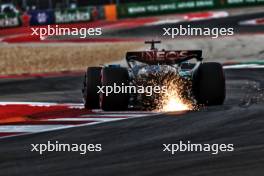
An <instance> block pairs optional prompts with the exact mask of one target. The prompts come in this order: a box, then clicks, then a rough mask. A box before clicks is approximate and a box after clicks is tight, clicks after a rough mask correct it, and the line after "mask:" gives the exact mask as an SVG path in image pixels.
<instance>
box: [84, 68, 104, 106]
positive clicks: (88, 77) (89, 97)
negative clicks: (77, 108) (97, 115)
mask: <svg viewBox="0 0 264 176" xmlns="http://www.w3.org/2000/svg"><path fill="white" fill-rule="evenodd" d="M101 70H102V68H101V67H88V69H87V72H86V74H85V78H84V83H83V99H84V106H85V108H86V109H99V108H100V104H99V94H98V93H97V92H98V90H99V89H98V87H97V86H101Z"/></svg>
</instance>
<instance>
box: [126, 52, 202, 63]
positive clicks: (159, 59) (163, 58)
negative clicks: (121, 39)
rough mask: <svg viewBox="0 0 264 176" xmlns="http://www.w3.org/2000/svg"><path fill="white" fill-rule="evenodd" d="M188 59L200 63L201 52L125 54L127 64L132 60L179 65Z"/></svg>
mask: <svg viewBox="0 0 264 176" xmlns="http://www.w3.org/2000/svg"><path fill="white" fill-rule="evenodd" d="M190 59H196V60H197V61H202V60H203V58H202V51H201V50H186V51H184V50H181V51H165V50H162V51H157V50H151V51H139V52H128V53H127V54H126V60H127V62H130V61H132V60H135V61H139V62H142V63H146V64H150V65H155V64H161V65H162V64H166V65H172V64H179V63H181V62H185V61H187V60H190Z"/></svg>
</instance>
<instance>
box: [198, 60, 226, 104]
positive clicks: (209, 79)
mask: <svg viewBox="0 0 264 176" xmlns="http://www.w3.org/2000/svg"><path fill="white" fill-rule="evenodd" d="M193 88H194V96H195V98H196V100H197V102H198V104H200V105H206V106H213V105H222V104H223V103H224V100H225V95H226V88H225V75H224V71H223V68H222V65H221V64H219V63H215V62H208V63H202V64H201V65H200V67H199V68H198V70H197V72H196V73H195V75H194V84H193Z"/></svg>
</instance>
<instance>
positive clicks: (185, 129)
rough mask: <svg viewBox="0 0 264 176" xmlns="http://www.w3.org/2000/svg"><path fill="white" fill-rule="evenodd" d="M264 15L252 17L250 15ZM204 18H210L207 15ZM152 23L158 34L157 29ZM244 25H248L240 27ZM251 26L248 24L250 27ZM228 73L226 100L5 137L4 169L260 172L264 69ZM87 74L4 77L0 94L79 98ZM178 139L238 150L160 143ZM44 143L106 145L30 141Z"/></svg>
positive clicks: (104, 175)
mask: <svg viewBox="0 0 264 176" xmlns="http://www.w3.org/2000/svg"><path fill="white" fill-rule="evenodd" d="M263 15H264V14H257V15H253V16H250V19H251V18H255V17H263ZM236 18H238V17H234V18H233V17H231V19H229V18H228V19H229V20H230V21H229V22H228V21H221V20H220V21H219V22H217V23H220V22H221V23H220V24H221V25H225V27H226V25H229V24H230V25H231V23H233V22H234V21H233V20H236V21H239V20H240V19H236ZM245 18H247V17H245V16H244V17H243V18H241V20H242V19H243V20H245ZM217 20H218V19H217ZM217 20H215V21H217ZM215 21H214V22H215ZM194 23H198V22H194ZM199 23H200V24H203V25H206V26H208V25H210V24H211V23H209V22H208V21H207V22H206V21H204V22H199ZM156 27H157V29H158V28H160V27H162V26H159V27H158V26H156ZM151 29H152V30H151V31H153V32H154V33H155V31H157V30H155V29H153V28H151ZM240 29H241V31H243V27H240ZM248 29H249V28H247V30H246V29H245V30H246V31H247V32H248ZM149 30H150V28H149V29H148V27H145V29H143V28H138V29H134V30H130V31H126V32H124V33H125V34H124V35H128V36H129V35H130V34H131V35H132V34H133V35H136V34H137V35H139V36H142V35H145V34H146V35H147V34H148V33H149ZM144 31H147V32H144ZM259 31H262V32H263V27H256V31H255V32H259ZM158 33H159V32H157V33H156V34H158ZM225 74H226V82H227V99H226V101H225V104H224V105H223V106H215V107H207V108H203V109H201V110H200V111H195V112H175V113H166V114H162V115H155V116H149V117H142V118H135V119H126V120H122V121H117V122H108V123H103V124H98V125H94V126H83V127H78V128H70V129H64V130H59V131H52V132H44V133H38V134H30V135H25V136H18V137H12V138H6V139H0V175H1V176H2V175H3V176H6V175H8V176H9V175H10V176H12V175H20V176H21V175H28V176H31V175H32V176H35V175H38V176H46V175H49V176H53V175H54V176H55V175H56V176H57V175H89V176H119V175H120V176H124V175H126V176H130V175H131V176H135V175H139V176H150V175H151V176H153V175H157V176H175V175H177V176H199V175H202V176H207V175H208V176H263V174H264V138H263V136H264V108H263V107H264V106H263V105H264V95H263V94H264V79H263V75H264V69H260V68H259V69H227V70H225ZM82 79H83V77H82V76H78V75H74V76H65V77H50V78H43V77H35V78H27V79H23V78H21V79H1V80H0V99H1V101H36V102H39V101H42V102H67V103H71V102H72V103H80V102H81V84H82ZM180 140H182V141H184V142H187V141H191V142H192V143H202V144H204V143H209V144H214V143H217V144H223V143H224V144H229V143H231V144H234V147H235V151H234V152H224V153H219V154H218V155H212V154H210V153H207V152H178V153H176V154H175V155H171V154H170V153H168V152H163V149H164V147H163V144H174V143H175V144H177V143H179V141H180ZM47 141H60V142H61V143H69V144H73V143H78V144H82V143H87V144H89V143H94V144H96V143H101V144H102V147H103V151H102V152H99V153H96V152H90V153H88V154H87V155H79V154H78V153H65V152H62V153H59V152H50V153H45V154H44V155H39V153H36V152H30V150H31V144H32V143H33V144H40V143H47Z"/></svg>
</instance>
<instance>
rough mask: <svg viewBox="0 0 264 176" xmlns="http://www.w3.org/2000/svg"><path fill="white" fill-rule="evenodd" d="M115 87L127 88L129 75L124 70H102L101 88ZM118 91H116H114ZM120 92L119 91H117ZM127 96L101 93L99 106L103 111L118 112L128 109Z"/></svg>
mask: <svg viewBox="0 0 264 176" xmlns="http://www.w3.org/2000/svg"><path fill="white" fill-rule="evenodd" d="M114 84H115V85H116V87H122V86H127V85H128V84H129V75H128V71H127V69H126V68H122V67H115V68H114V67H106V68H104V69H103V70H102V86H111V88H112V89H113V88H114ZM116 91H118V90H116ZM119 91H120V90H119ZM128 102H129V94H124V93H122V92H120V93H117V92H116V93H114V92H111V93H109V94H108V96H107V95H106V93H101V95H100V104H101V108H102V109H103V110H104V111H119V110H126V109H127V108H128Z"/></svg>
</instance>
